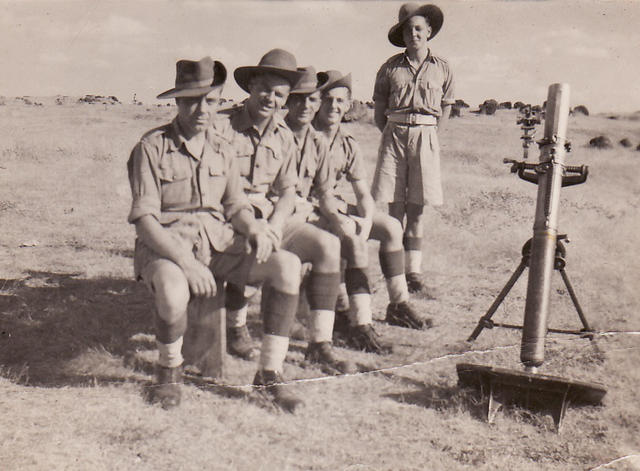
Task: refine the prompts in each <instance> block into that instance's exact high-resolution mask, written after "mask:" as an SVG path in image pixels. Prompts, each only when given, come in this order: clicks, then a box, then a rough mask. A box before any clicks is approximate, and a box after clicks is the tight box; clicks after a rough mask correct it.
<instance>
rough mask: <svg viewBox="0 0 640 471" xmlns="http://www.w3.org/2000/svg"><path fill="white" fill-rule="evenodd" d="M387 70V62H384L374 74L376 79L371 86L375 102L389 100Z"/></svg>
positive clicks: (386, 101)
mask: <svg viewBox="0 0 640 471" xmlns="http://www.w3.org/2000/svg"><path fill="white" fill-rule="evenodd" d="M387 70H388V66H387V63H384V64H383V65H382V67H380V70H378V73H377V74H376V81H375V84H374V86H373V101H374V102H375V103H377V104H381V103H383V104H386V103H388V102H389V75H388V74H387Z"/></svg>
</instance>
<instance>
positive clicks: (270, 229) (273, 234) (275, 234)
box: [266, 223, 282, 250]
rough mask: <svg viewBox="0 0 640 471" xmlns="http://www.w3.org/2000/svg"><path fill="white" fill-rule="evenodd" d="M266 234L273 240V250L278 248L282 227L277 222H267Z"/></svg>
mask: <svg viewBox="0 0 640 471" xmlns="http://www.w3.org/2000/svg"><path fill="white" fill-rule="evenodd" d="M266 230H267V235H268V236H269V238H270V239H271V241H272V242H273V250H278V249H279V248H280V244H282V228H281V227H280V226H279V225H277V224H272V223H269V224H267V227H266Z"/></svg>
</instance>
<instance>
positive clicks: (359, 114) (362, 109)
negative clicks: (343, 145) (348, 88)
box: [342, 100, 369, 123]
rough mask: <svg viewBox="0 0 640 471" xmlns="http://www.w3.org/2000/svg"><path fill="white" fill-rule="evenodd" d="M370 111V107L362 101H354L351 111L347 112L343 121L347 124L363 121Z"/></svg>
mask: <svg viewBox="0 0 640 471" xmlns="http://www.w3.org/2000/svg"><path fill="white" fill-rule="evenodd" d="M368 110H369V107H367V105H365V104H364V103H362V102H361V101H360V100H353V102H352V103H351V109H350V110H349V111H347V113H346V114H345V115H344V118H342V121H344V122H345V123H350V122H353V121H361V120H363V119H364V118H365V117H366V116H367V114H368Z"/></svg>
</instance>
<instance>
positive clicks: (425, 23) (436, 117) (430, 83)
mask: <svg viewBox="0 0 640 471" xmlns="http://www.w3.org/2000/svg"><path fill="white" fill-rule="evenodd" d="M398 17H399V20H398V23H397V24H396V25H394V26H393V27H392V28H391V29H390V31H389V34H388V37H389V41H391V44H393V45H394V46H398V47H405V48H406V49H405V51H404V52H402V53H400V54H396V55H394V56H393V57H391V58H390V59H389V60H387V62H385V63H384V64H383V65H382V67H380V70H379V71H378V74H377V76H376V82H375V87H374V92H373V100H374V102H375V122H376V126H378V128H379V129H380V130H381V131H382V140H381V143H380V149H379V153H378V163H377V166H376V171H375V175H374V181H373V187H372V191H373V196H374V197H375V199H376V201H378V202H384V203H388V204H389V214H390V215H392V216H393V217H395V218H396V219H398V220H399V221H400V222H403V221H404V220H405V217H406V223H405V227H404V240H403V242H404V250H405V260H406V265H405V266H406V271H407V282H408V284H409V290H410V291H411V292H416V291H420V290H423V289H424V282H423V280H422V275H421V273H422V238H423V234H424V214H423V210H424V206H425V205H426V204H430V205H432V206H440V205H442V184H441V181H440V146H439V143H438V135H437V130H438V127H439V128H440V129H442V127H443V125H444V123H445V121H446V120H447V119H448V117H449V113H450V111H451V105H453V103H454V102H455V100H454V80H453V73H452V71H451V68H450V66H449V63H448V62H447V61H446V60H444V59H443V58H441V57H439V56H437V55H436V54H434V53H433V51H431V49H430V48H429V47H428V44H427V42H428V41H429V40H430V39H431V38H433V37H434V36H435V35H436V34H437V33H438V31H440V28H441V27H442V22H443V15H442V11H441V10H440V8H438V7H437V6H435V5H422V6H418V5H417V4H415V3H406V4H404V5H402V7H400V13H399V15H398Z"/></svg>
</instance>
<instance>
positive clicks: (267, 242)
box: [246, 223, 279, 263]
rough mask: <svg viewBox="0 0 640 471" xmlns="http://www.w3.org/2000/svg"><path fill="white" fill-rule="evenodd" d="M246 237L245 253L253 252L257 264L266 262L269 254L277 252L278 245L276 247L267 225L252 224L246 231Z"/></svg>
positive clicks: (273, 236)
mask: <svg viewBox="0 0 640 471" xmlns="http://www.w3.org/2000/svg"><path fill="white" fill-rule="evenodd" d="M246 237H247V243H246V250H247V253H251V251H252V250H255V252H256V261H257V262H258V263H264V262H266V261H267V260H268V259H269V257H270V256H271V254H272V253H273V252H274V251H275V250H278V246H279V243H278V244H277V245H276V239H275V235H274V234H273V233H272V232H271V230H270V229H269V227H268V224H261V223H257V224H252V225H251V226H250V227H249V229H248V231H247V234H246Z"/></svg>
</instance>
